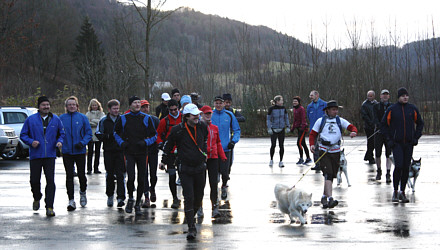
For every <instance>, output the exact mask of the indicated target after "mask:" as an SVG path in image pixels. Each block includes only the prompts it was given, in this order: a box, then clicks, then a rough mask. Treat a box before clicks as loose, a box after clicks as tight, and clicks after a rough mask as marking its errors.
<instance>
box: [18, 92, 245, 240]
mask: <svg viewBox="0 0 440 250" xmlns="http://www.w3.org/2000/svg"><path fill="white" fill-rule="evenodd" d="M172 96H173V98H171V97H170V95H169V94H168V93H164V94H162V96H161V97H162V102H161V104H160V105H159V106H158V108H156V112H158V113H159V116H160V117H161V119H159V118H158V117H156V116H153V115H149V114H148V113H149V111H150V104H149V102H148V101H147V100H141V99H140V98H139V97H137V96H132V97H130V98H129V102H128V104H129V110H128V111H127V112H125V113H124V114H123V115H121V114H120V103H119V101H118V100H116V99H112V100H110V101H108V103H107V108H108V114H107V115H106V114H105V113H103V111H102V106H101V104H100V103H99V101H98V100H96V99H92V100H91V101H90V105H89V111H88V112H87V113H86V115H84V114H82V113H80V112H79V102H78V99H77V98H76V97H74V96H72V97H69V98H67V99H66V101H65V110H66V113H64V114H62V115H61V116H59V117H58V116H57V115H55V114H52V113H51V112H50V101H49V99H48V98H47V97H45V96H41V97H39V98H38V104H37V107H38V113H36V114H34V115H31V116H30V117H28V119H27V120H26V121H25V123H24V125H23V129H22V131H21V134H20V137H21V139H22V140H23V141H24V142H25V143H26V144H28V145H30V146H31V147H30V168H31V174H30V175H31V177H30V179H31V180H30V182H31V190H32V193H33V197H34V201H33V209H34V210H38V209H39V208H40V200H41V198H42V194H41V184H40V179H41V171H42V170H44V174H45V176H46V181H47V185H46V190H45V193H46V195H45V203H46V215H47V216H55V212H54V210H53V202H54V197H55V181H54V175H55V158H56V156H57V148H58V151H60V152H61V153H62V157H63V163H64V168H65V171H66V188H67V194H68V200H69V201H68V206H67V210H68V211H74V210H75V209H76V203H75V199H74V181H73V180H74V176H75V166H76V170H77V176H78V179H79V183H80V190H79V194H80V205H81V206H82V207H85V206H86V205H87V195H86V192H87V177H86V148H85V146H86V145H88V153H87V155H88V157H87V174H92V166H93V173H95V174H99V173H100V171H99V156H100V155H99V152H100V146H101V143H103V149H104V165H105V170H106V195H107V206H109V207H112V206H113V205H114V200H115V196H114V195H115V191H116V201H117V206H118V207H120V208H122V207H123V206H124V205H125V212H127V213H132V212H133V209H134V211H135V214H136V215H141V214H142V211H141V207H144V208H148V207H150V202H156V199H157V197H156V192H155V185H156V183H157V167H158V154H159V149H160V150H163V154H162V160H161V162H160V164H159V168H160V169H163V170H166V172H167V173H168V175H169V188H170V191H171V194H172V196H173V203H172V205H171V207H172V208H179V207H180V200H179V199H178V195H177V187H176V181H177V182H178V180H177V175H178V176H179V177H180V178H179V180H180V183H181V185H182V189H183V196H184V204H185V206H184V210H185V215H186V221H187V223H188V228H189V230H188V235H187V238H188V239H193V238H194V237H196V234H197V230H196V228H195V223H194V216H195V215H196V214H197V215H198V216H204V214H203V209H202V199H203V195H204V194H203V192H204V187H205V183H206V172H207V171H208V176H209V183H210V187H211V192H210V200H211V203H212V204H211V205H212V217H213V218H217V217H219V216H220V213H219V211H218V206H219V199H218V183H219V175H221V181H222V185H221V198H222V199H226V198H227V197H228V185H227V182H228V180H229V179H230V177H229V174H230V171H231V166H232V160H233V148H234V146H235V144H236V143H238V141H239V139H240V127H239V125H238V119H240V120H241V121H244V120H245V119H244V117H243V116H242V115H241V114H240V113H239V112H238V111H237V110H235V109H232V107H231V103H232V97H231V95H230V94H224V95H223V96H217V97H215V99H214V102H213V104H214V107H215V108H214V110H213V109H212V108H211V107H210V106H202V105H200V104H198V95H197V94H196V93H193V94H191V96H180V91H179V90H178V89H174V90H173V91H172ZM226 101H228V102H229V106H228V108H226V104H225V103H226ZM164 105H165V106H166V108H164V107H163V106H164ZM197 105H199V106H200V108H199V107H198V106H197ZM229 110H231V111H229ZM237 118H238V119H237ZM93 155H94V156H95V160H94V164H93V161H92V159H93ZM136 173H137V178H136ZM149 173H150V175H149ZM125 175H127V177H128V178H127V183H126V184H125ZM136 179H137V187H136V196H135V195H134V191H135V180H136ZM115 181H116V186H115ZM125 188H127V192H126V189H125ZM126 194H127V196H128V200H127V204H125V200H126ZM142 201H144V202H143V203H142Z"/></svg>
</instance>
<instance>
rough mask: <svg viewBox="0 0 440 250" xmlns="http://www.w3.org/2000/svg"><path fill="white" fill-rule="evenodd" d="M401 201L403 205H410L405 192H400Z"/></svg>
mask: <svg viewBox="0 0 440 250" xmlns="http://www.w3.org/2000/svg"><path fill="white" fill-rule="evenodd" d="M399 200H400V202H402V203H408V202H409V200H408V198H406V196H405V192H403V191H400V192H399Z"/></svg>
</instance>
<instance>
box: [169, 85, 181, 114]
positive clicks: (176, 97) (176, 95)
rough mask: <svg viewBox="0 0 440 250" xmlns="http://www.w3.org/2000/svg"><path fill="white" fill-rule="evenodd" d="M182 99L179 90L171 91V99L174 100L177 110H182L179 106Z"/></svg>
mask: <svg viewBox="0 0 440 250" xmlns="http://www.w3.org/2000/svg"><path fill="white" fill-rule="evenodd" d="M181 98H182V95H181V94H180V91H179V89H177V88H175V89H172V90H171V99H174V100H176V102H177V104H178V107H179V110H180V109H181V108H182V107H181V105H180V99H181Z"/></svg>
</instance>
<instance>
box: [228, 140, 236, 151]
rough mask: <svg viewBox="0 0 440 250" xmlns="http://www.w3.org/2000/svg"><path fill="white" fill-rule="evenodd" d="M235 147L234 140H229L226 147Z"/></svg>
mask: <svg viewBox="0 0 440 250" xmlns="http://www.w3.org/2000/svg"><path fill="white" fill-rule="evenodd" d="M234 147H235V143H234V142H232V141H231V142H229V143H228V149H233V148H234Z"/></svg>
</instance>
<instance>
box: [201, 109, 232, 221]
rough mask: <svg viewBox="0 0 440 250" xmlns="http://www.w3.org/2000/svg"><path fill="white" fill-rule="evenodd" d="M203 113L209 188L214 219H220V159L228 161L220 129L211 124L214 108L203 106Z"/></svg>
mask: <svg viewBox="0 0 440 250" xmlns="http://www.w3.org/2000/svg"><path fill="white" fill-rule="evenodd" d="M200 110H201V111H202V112H203V113H202V121H203V122H205V123H206V125H208V142H207V145H208V149H207V154H208V161H207V163H206V165H207V169H208V177H209V186H210V187H211V193H210V199H211V203H212V216H211V217H212V218H218V217H220V212H219V211H218V171H219V161H218V160H219V158H220V159H221V160H222V161H226V160H227V159H228V158H227V157H226V154H225V151H223V147H222V143H221V141H220V137H219V132H218V127H217V126H216V125H214V124H212V123H211V118H212V108H211V107H209V106H206V105H205V106H203V107H202V108H201V109H200ZM197 215H198V216H199V217H202V216H203V208H202V207H200V208H199V211H197Z"/></svg>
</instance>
